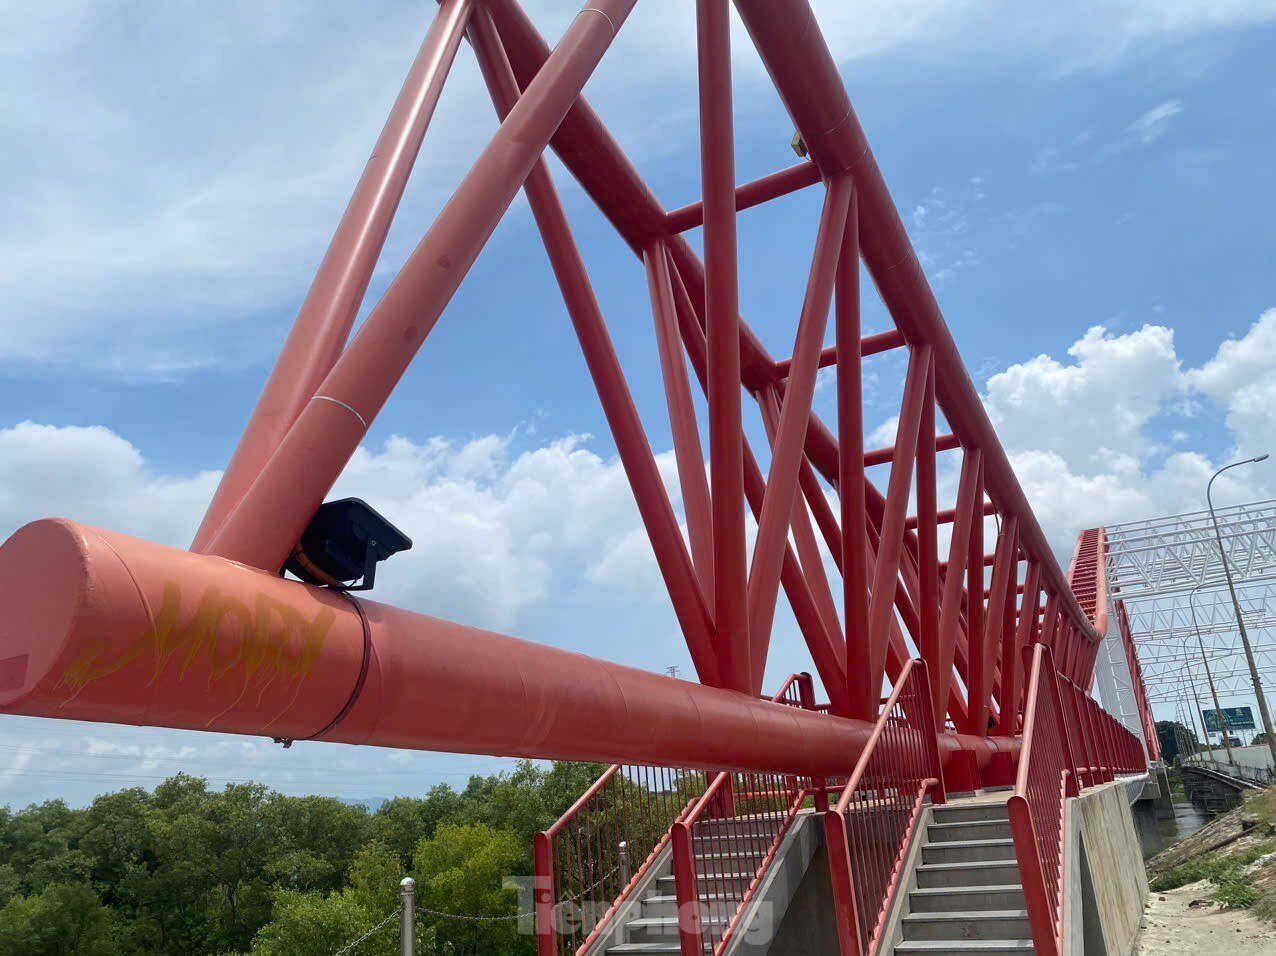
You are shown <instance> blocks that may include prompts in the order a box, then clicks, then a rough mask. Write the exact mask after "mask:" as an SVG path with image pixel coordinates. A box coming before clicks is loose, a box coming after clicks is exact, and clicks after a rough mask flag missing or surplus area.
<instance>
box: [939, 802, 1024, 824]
mask: <svg viewBox="0 0 1276 956" xmlns="http://www.w3.org/2000/svg"><path fill="white" fill-rule="evenodd" d="M931 815H932V819H934V821H935V822H936V823H971V822H974V821H977V820H1009V819H1010V816H1009V812H1008V811H1007V810H1006V805H1005V804H1004V803H953V804H947V803H945V804H941V805H939V806H937V807H932V808H931Z"/></svg>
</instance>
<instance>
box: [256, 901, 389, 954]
mask: <svg viewBox="0 0 1276 956" xmlns="http://www.w3.org/2000/svg"><path fill="white" fill-rule="evenodd" d="M384 915H385V914H381V915H380V916H378V915H376V914H374V913H373V911H372V910H369V909H367V908H366V907H364V906H362V905H360V903H359V902H358V901H357V900H356V899H355V898H354V897H353V896H351V895H350V894H349V893H328V894H324V893H297V892H295V891H293V890H284V891H283V892H281V893H280V894H279V896H278V897H277V898H276V900H275V908H274V915H273V918H272V919H271V921H270V922H269V923H267V924H266V925H265V926H264V927H262V929H261V931H260V932H259V933H258V934H257V938H256V940H255V942H254V943H253V946H252V949H251V951H250V952H251V956H332V954H333V953H335V952H336V951H337V950H339V949H341V947H343V946H345V945H346V944H347V943H349V942H350V941H351V940H353V939H355V938H356V937H358V936H361V935H363V934H364V933H365V932H367V931H368V930H370V929H372V927H374V926H375V925H376V924H377V923H378V922H380V920H381V919H382V918H383V916H384ZM394 925H395V924H394V922H393V921H391V925H390V926H387V927H385V928H384V929H382V930H381V931H380V933H382V934H384V937H385V938H386V939H389V938H390V937H391V934H392V932H393V926H394ZM363 951H364V952H365V953H371V952H377V951H378V950H377V949H374V948H373V947H372V946H368V947H367V948H366V949H365V950H363ZM380 951H381V952H386V951H388V950H387V948H386V943H385V940H382V945H381V947H380Z"/></svg>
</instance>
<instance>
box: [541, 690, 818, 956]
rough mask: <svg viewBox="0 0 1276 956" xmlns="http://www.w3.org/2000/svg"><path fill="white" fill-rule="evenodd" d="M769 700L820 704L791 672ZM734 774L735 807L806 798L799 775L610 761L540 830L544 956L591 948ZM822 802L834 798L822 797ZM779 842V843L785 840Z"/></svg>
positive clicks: (563, 955)
mask: <svg viewBox="0 0 1276 956" xmlns="http://www.w3.org/2000/svg"><path fill="white" fill-rule="evenodd" d="M770 700H772V701H774V702H776V703H781V704H787V705H789V706H791V707H802V708H805V709H807V710H814V709H815V698H814V689H813V685H812V682H811V676H810V675H809V674H793V675H791V676H790V677H789V678H788V679H787V680H786V681H785V682H784V684H783V685H782V686H781V687H780V690H779V691H778V692H777V693H776V694H775V695H774V696H772V697H771V698H770ZM728 777H733V778H734V779H733V780H732V781H731V789H732V792H733V795H734V805H735V807H736V810H737V812H740V808H741V807H743V808H745V810H746V811H747V810H748V808H749V807H751V806H769V805H772V804H774V803H775V802H776V801H777V799H779V795H785V796H784V799H789V797H788V795H789V794H790V792H792V793H793V794H796V793H798V792H799V791H800V792H801V793H802V794H803V796H804V795H805V790H804V789H803V788H800V787H798V784H797V780H796V778H791V777H783V776H782V775H774V774H735V775H727V774H722V773H718V774H714V773H706V772H703V771H698V770H677V769H672V768H669V767H654V766H645V765H631V764H623V765H622V764H613V765H612V766H610V767H608V768H607V769H606V770H605V771H604V772H603V774H602V775H601V776H600V777H599V778H598V779H597V780H596V781H595V782H594V784H593V785H592V786H591V787H590V788H589V789H588V790H586V791H585V793H584V794H582V795H581V797H580V799H578V800H577V801H576V802H575V803H573V804H572V805H571V807H569V808H568V809H567V811H566V812H565V813H564V814H563V815H562V816H561V817H560V818H559V819H558V820H557V821H556V822H555V823H554V825H553V826H551V827H550V828H549V829H548V830H544V831H542V832H540V833H538V834H537V835H536V840H535V845H534V853H533V856H534V866H535V875H536V883H535V887H536V889H535V909H536V933H537V953H538V956H575V954H577V953H580V952H583V951H584V950H585V949H586V948H587V947H589V946H590V945H591V944H592V943H593V942H594V941H595V940H596V939H597V938H598V937H599V936H600V935H601V934H602V932H603V930H604V929H605V928H606V925H607V923H608V922H609V921H610V920H611V918H612V917H613V916H614V915H615V914H616V913H617V912H618V911H619V909H620V907H621V904H623V903H625V902H626V901H627V900H628V899H629V898H630V896H631V894H632V892H633V890H634V888H635V887H636V886H637V885H638V883H639V882H640V881H641V879H642V877H643V876H644V875H645V874H646V872H647V870H648V868H649V867H650V866H651V864H652V863H654V862H655V860H656V858H657V857H658V856H659V855H660V852H661V850H663V849H664V848H665V845H666V844H667V843H668V842H669V840H670V837H671V834H672V828H673V826H674V824H675V823H676V822H677V821H678V820H680V819H682V818H683V817H685V816H687V814H688V813H689V812H690V811H691V810H692V808H693V806H702V805H704V804H705V800H706V799H708V798H709V797H710V795H711V793H713V794H717V793H720V792H722V790H723V788H724V787H725V786H726V784H725V783H722V782H718V781H722V780H723V779H724V778H728ZM715 783H716V789H715V788H714V787H713V784H715ZM794 788H797V789H794ZM819 799H823V800H825V801H827V797H826V796H825V795H824V794H823V793H820V794H818V795H817V800H819ZM800 802H801V801H800V799H799V800H798V803H799V805H800ZM715 806H716V804H715ZM786 812H787V811H786ZM794 812H796V809H795V810H794ZM787 825H788V821H787V820H785V821H784V826H785V827H787ZM782 835H783V832H782V831H781V832H780V833H779V836H782ZM774 842H775V843H776V845H778V837H777V838H775V841H774ZM644 848H649V849H644ZM763 856H765V854H763ZM759 859H762V857H759ZM769 859H770V857H769V856H765V861H766V862H769ZM744 901H747V899H746V900H744Z"/></svg>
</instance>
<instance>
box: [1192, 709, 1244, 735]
mask: <svg viewBox="0 0 1276 956" xmlns="http://www.w3.org/2000/svg"><path fill="white" fill-rule="evenodd" d="M1201 716H1202V717H1203V718H1205V729H1206V731H1208V732H1209V733H1211V734H1217V733H1221V732H1222V730H1221V728H1220V727H1219V725H1218V711H1216V710H1210V709H1208V708H1205V707H1202V708H1201ZM1223 720H1224V721H1225V722H1226V723H1227V729H1228V730H1253V729H1254V711H1253V710H1251V709H1250V708H1249V707H1224V708H1223Z"/></svg>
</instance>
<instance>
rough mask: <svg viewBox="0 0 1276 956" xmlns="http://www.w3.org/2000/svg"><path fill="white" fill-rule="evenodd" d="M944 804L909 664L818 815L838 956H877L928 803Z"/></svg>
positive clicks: (927, 708)
mask: <svg viewBox="0 0 1276 956" xmlns="http://www.w3.org/2000/svg"><path fill="white" fill-rule="evenodd" d="M927 797H929V798H930V799H931V801H932V802H934V803H943V802H944V800H945V795H944V783H943V775H942V773H941V771H940V762H939V747H938V743H937V741H936V738H935V718H934V716H933V711H932V703H931V695H930V682H929V680H928V679H927V674H926V665H925V664H924V663H923V662H922V661H920V660H913V661H908V662H907V663H906V664H905V665H904V669H903V671H902V672H901V673H900V677H899V680H898V681H896V682H895V688H894V690H893V691H892V692H891V695H890V697H888V698H887V700H886V704H885V707H884V708H883V710H882V714H881V716H880V717H879V718H878V720H877V724H876V726H875V727H874V728H873V733H872V736H871V737H870V738H869V741H868V744H867V745H866V746H865V748H864V752H863V754H861V756H860V759H859V762H858V763H857V764H856V765H855V770H854V771H853V772H852V774H851V778H850V780H849V781H848V782H847V784H846V788H845V789H844V790H843V791H842V794H841V797H840V799H839V800H838V801H837V805H836V806H835V807H834V808H833V809H831V810H829V811H828V812H827V813H825V814H824V833H825V840H826V843H827V846H828V854H829V871H830V877H831V879H832V884H833V902H834V907H835V911H836V919H837V927H838V940H839V943H840V946H841V953H842V956H874V954H876V953H878V952H880V951H881V947H882V943H883V940H882V936H883V930H884V927H885V922H886V916H887V914H888V913H889V911H890V906H891V902H892V900H893V899H894V896H895V892H896V890H897V889H898V887H899V885H900V878H901V876H902V874H903V868H904V863H905V859H906V857H907V854H908V847H909V843H910V841H911V839H912V837H913V834H914V833H915V832H916V830H917V827H918V824H919V821H920V820H921V815H922V809H923V807H924V806H925V802H926V798H927Z"/></svg>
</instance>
